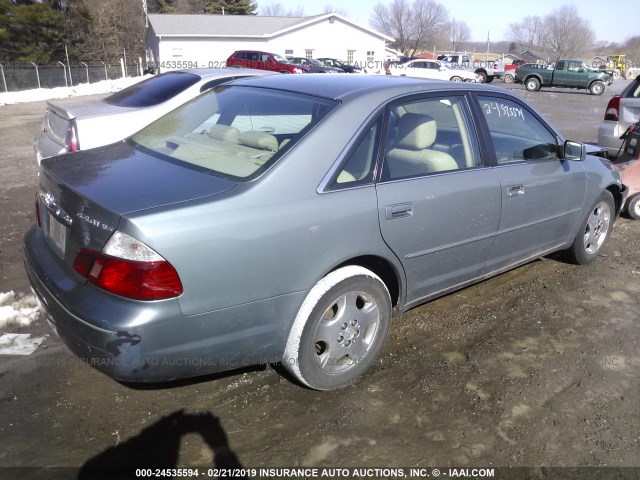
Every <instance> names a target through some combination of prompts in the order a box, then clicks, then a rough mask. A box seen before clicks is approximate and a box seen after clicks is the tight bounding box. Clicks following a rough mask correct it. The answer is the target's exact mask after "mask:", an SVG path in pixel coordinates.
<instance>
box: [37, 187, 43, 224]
mask: <svg viewBox="0 0 640 480" xmlns="http://www.w3.org/2000/svg"><path fill="white" fill-rule="evenodd" d="M36 220H38V226H39V227H42V217H41V216H40V201H39V200H38V194H36Z"/></svg>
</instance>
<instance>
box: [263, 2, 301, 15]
mask: <svg viewBox="0 0 640 480" xmlns="http://www.w3.org/2000/svg"><path fill="white" fill-rule="evenodd" d="M259 15H262V16H264V17H304V16H305V14H304V9H303V8H302V6H300V5H298V8H296V9H295V10H287V9H286V8H285V7H284V6H283V5H282V4H281V3H270V4H268V5H265V6H264V7H260V9H259Z"/></svg>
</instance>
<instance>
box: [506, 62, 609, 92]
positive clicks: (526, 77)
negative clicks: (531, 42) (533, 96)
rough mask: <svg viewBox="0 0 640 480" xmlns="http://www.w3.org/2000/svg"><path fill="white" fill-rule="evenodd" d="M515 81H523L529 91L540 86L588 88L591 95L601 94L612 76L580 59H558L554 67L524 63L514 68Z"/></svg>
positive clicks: (536, 89)
mask: <svg viewBox="0 0 640 480" xmlns="http://www.w3.org/2000/svg"><path fill="white" fill-rule="evenodd" d="M515 81H516V82H517V83H523V84H524V86H525V88H526V89H527V90H529V91H530V92H537V91H538V90H540V88H542V87H566V88H582V89H589V91H590V92H591V93H592V94H593V95H602V94H603V93H604V91H605V89H606V88H607V85H611V82H612V81H613V76H611V75H609V74H608V73H604V72H596V71H594V70H593V69H590V68H589V67H587V66H586V65H585V64H584V63H583V62H581V61H580V60H558V61H557V62H556V64H555V67H547V66H544V65H538V64H525V65H522V66H521V67H519V68H518V70H516V76H515Z"/></svg>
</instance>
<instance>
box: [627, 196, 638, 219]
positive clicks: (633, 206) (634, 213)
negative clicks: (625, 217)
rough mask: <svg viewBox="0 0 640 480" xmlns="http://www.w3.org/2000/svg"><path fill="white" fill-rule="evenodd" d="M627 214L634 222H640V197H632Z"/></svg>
mask: <svg viewBox="0 0 640 480" xmlns="http://www.w3.org/2000/svg"><path fill="white" fill-rule="evenodd" d="M627 213H628V214H629V216H630V217H631V218H633V219H634V220H640V195H636V196H635V197H631V200H629V203H628V205H627Z"/></svg>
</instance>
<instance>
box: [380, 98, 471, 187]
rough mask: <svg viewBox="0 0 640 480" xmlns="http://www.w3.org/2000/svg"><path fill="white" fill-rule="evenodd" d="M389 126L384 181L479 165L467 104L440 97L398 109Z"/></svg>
mask: <svg viewBox="0 0 640 480" xmlns="http://www.w3.org/2000/svg"><path fill="white" fill-rule="evenodd" d="M389 117H390V120H389V125H388V126H387V140H386V152H387V153H386V155H385V166H384V168H383V180H385V179H387V180H388V179H397V178H404V177H413V176H421V175H427V174H430V173H439V172H446V171H454V170H462V169H467V168H473V167H477V166H479V165H480V155H479V153H478V146H477V142H476V140H475V138H476V136H475V134H474V133H473V129H472V126H471V122H470V120H469V118H470V117H469V113H468V108H467V104H466V101H465V99H464V98H463V97H461V96H452V97H437V98H428V99H424V100H419V101H415V102H411V103H406V104H403V105H399V106H396V107H394V108H392V109H391V112H390V116H389Z"/></svg>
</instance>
